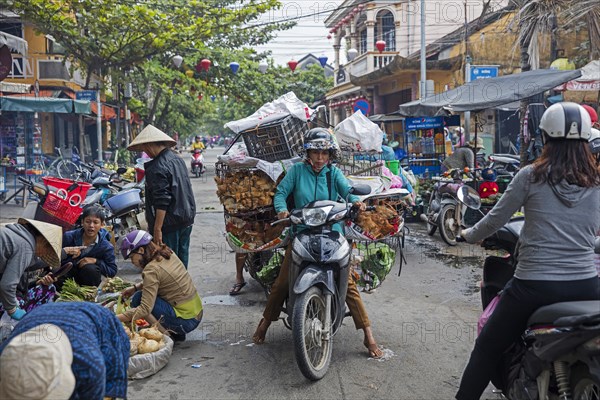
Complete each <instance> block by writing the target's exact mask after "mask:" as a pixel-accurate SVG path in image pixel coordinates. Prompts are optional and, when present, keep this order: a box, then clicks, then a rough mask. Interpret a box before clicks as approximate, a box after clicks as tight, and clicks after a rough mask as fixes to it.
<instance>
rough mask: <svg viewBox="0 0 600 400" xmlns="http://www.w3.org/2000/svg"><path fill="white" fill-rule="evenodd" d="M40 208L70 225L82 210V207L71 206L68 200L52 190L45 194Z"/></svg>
mask: <svg viewBox="0 0 600 400" xmlns="http://www.w3.org/2000/svg"><path fill="white" fill-rule="evenodd" d="M42 208H43V209H44V211H46V212H47V213H48V214H51V215H53V216H55V217H57V218H59V219H61V220H63V221H66V222H68V223H69V224H71V225H73V224H75V222H77V218H79V216H80V215H81V213H82V212H83V209H82V208H81V207H79V206H72V205H71V204H70V203H69V200H65V199H63V198H61V197H59V196H57V195H56V194H55V193H52V192H50V193H48V195H47V196H46V200H45V201H44V204H43V205H42Z"/></svg>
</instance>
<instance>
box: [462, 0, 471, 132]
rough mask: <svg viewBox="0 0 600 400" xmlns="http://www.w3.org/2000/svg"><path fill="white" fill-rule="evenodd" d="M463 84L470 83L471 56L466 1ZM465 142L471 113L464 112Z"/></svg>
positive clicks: (469, 128)
mask: <svg viewBox="0 0 600 400" xmlns="http://www.w3.org/2000/svg"><path fill="white" fill-rule="evenodd" d="M464 4H465V11H464V12H465V83H469V82H471V61H472V59H471V55H470V54H469V18H468V16H467V1H466V0H465V3H464ZM464 116H465V142H468V141H469V140H470V139H471V137H470V136H471V134H470V130H471V112H470V111H465V114H464Z"/></svg>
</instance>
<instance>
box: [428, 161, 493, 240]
mask: <svg viewBox="0 0 600 400" xmlns="http://www.w3.org/2000/svg"><path fill="white" fill-rule="evenodd" d="M464 173H466V174H469V176H470V177H471V178H472V177H473V175H472V174H471V172H470V171H469V169H468V168H465V170H464ZM447 174H448V175H447V176H444V177H441V178H437V177H434V178H433V179H434V180H437V182H436V183H435V185H434V187H433V191H432V192H431V195H430V198H429V207H428V209H427V213H426V214H421V215H420V218H421V220H422V221H425V222H427V233H428V234H429V235H430V236H433V234H434V233H435V231H436V230H437V228H439V229H440V236H441V237H442V239H443V240H444V242H446V243H447V244H449V245H450V246H455V245H456V237H457V236H458V234H459V232H460V230H461V228H462V227H463V226H465V225H466V224H465V214H466V210H467V207H468V208H471V209H473V210H479V208H480V207H481V198H480V197H479V194H478V193H477V191H476V190H475V189H473V188H471V187H469V186H467V185H465V180H463V171H462V170H458V169H453V170H450V171H447Z"/></svg>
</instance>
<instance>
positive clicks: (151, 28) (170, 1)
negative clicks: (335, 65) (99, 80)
mask: <svg viewBox="0 0 600 400" xmlns="http://www.w3.org/2000/svg"><path fill="white" fill-rule="evenodd" d="M0 6H2V7H3V8H5V9H9V10H11V11H14V12H15V13H17V14H19V15H20V16H21V17H22V18H23V20H25V21H27V22H28V23H31V24H33V25H34V26H35V27H36V29H37V30H38V31H39V32H40V33H43V34H50V35H52V36H53V37H54V38H55V39H56V40H57V41H58V42H59V43H60V44H61V46H62V47H63V48H64V49H65V51H66V56H67V59H71V60H76V61H77V63H79V64H80V65H81V66H82V67H83V70H84V73H85V74H86V75H87V82H86V86H88V85H89V80H90V76H91V74H92V73H94V72H95V73H98V74H99V75H103V74H106V73H107V71H109V70H118V69H120V68H131V67H134V66H136V65H140V64H143V63H145V62H146V61H147V60H148V58H151V57H154V56H164V54H165V53H167V52H169V51H171V52H172V51H178V50H179V49H187V48H192V49H198V48H203V47H210V45H211V44H212V43H216V42H218V43H219V46H221V47H227V46H232V47H235V46H238V45H239V43H240V41H245V43H249V44H258V43H265V42H266V41H268V40H269V39H270V38H271V37H272V34H273V32H274V31H275V30H278V29H281V27H282V26H281V25H277V24H273V25H267V26H261V27H259V28H248V25H249V23H251V22H252V21H254V20H256V19H258V18H259V17H260V16H261V15H262V14H263V13H265V12H267V11H269V10H271V9H273V8H277V7H279V6H280V3H279V1H278V0H246V1H244V2H243V3H240V2H239V1H237V0H216V1H214V0H146V1H136V0H52V1H49V0H11V1H9V0H0Z"/></svg>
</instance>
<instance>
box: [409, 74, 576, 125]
mask: <svg viewBox="0 0 600 400" xmlns="http://www.w3.org/2000/svg"><path fill="white" fill-rule="evenodd" d="M580 76H581V71H580V70H574V71H557V70H550V69H537V70H534V71H527V72H522V73H520V74H512V75H505V76H499V77H497V78H489V79H478V80H475V81H473V82H469V83H466V84H464V85H463V86H459V87H457V88H455V89H452V90H448V91H447V92H443V93H439V94H436V95H433V96H429V97H427V98H426V99H423V100H416V101H411V102H409V103H405V104H401V105H400V107H399V109H398V114H400V115H405V116H415V117H416V116H418V117H421V116H423V117H426V116H435V115H444V114H450V113H457V112H464V111H479V110H485V109H488V108H494V107H497V106H501V105H503V104H508V103H511V102H514V101H519V100H522V99H526V98H529V97H532V96H535V95H536V94H539V93H543V92H545V91H546V90H550V89H553V88H555V87H556V86H558V85H560V84H562V83H565V82H568V81H570V80H573V79H577V78H579V77H580Z"/></svg>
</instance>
